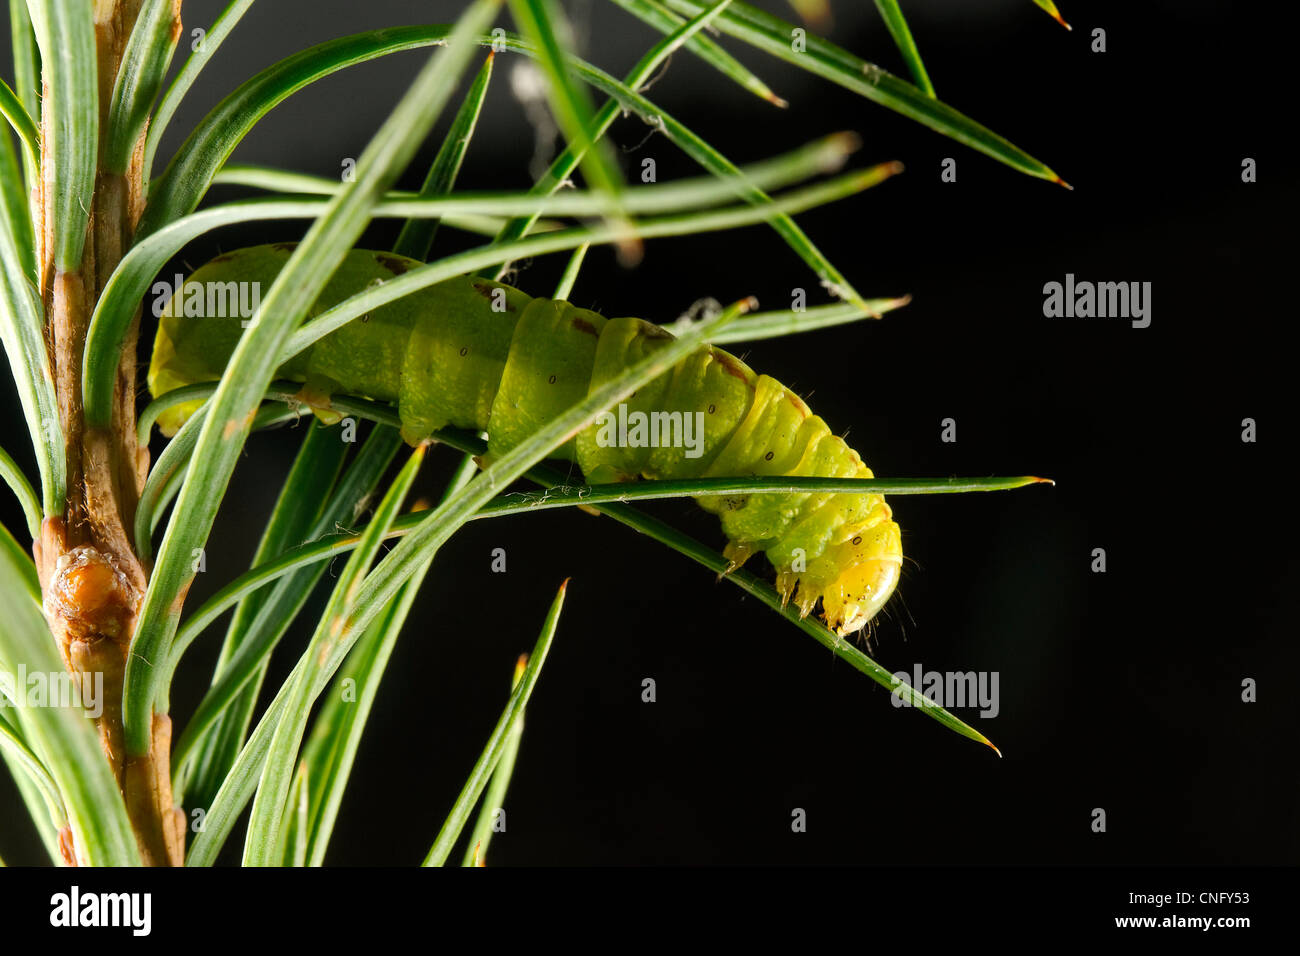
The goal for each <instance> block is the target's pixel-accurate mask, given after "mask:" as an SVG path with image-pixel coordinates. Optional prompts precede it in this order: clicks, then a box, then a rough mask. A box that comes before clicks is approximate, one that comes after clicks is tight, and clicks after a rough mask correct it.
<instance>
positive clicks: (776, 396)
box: [149, 244, 902, 635]
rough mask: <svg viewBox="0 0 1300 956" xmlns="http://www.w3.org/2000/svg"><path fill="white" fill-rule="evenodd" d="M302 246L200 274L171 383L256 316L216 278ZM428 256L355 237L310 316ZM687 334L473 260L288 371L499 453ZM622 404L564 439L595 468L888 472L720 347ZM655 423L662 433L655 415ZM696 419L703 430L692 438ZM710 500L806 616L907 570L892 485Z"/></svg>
mask: <svg viewBox="0 0 1300 956" xmlns="http://www.w3.org/2000/svg"><path fill="white" fill-rule="evenodd" d="M292 249H293V247H292V246H291V245H288V244H277V245H272V246H256V247H252V248H249V249H243V250H239V251H237V252H232V253H228V254H226V255H223V256H220V257H218V258H217V259H214V260H213V261H212V262H210V263H208V264H207V265H205V266H203V267H202V268H200V269H199V270H198V271H196V272H195V273H194V274H193V275H191V276H190V277H189V279H187V280H186V281H185V283H184V285H183V286H182V287H181V289H180V290H179V291H178V293H177V294H176V295H174V296H173V297H172V299H171V301H170V302H169V303H168V305H167V307H166V308H165V309H164V310H163V311H162V314H161V316H160V323H159V329H158V336H157V339H156V341H155V344H154V352H153V359H152V362H151V364H150V367H149V389H150V391H151V392H152V393H153V394H154V395H155V396H158V395H162V394H164V393H166V392H168V391H171V390H173V389H175V388H179V387H182V386H184V385H189V384H194V383H196V382H204V381H214V380H216V379H218V378H220V377H221V374H222V372H223V370H224V368H225V365H226V363H227V361H228V359H229V357H230V355H231V353H232V352H233V351H234V349H235V346H236V345H237V344H238V341H239V336H240V334H241V333H242V326H241V319H242V318H244V317H241V316H239V315H234V316H222V317H218V316H204V315H196V314H195V313H194V311H193V310H192V309H191V308H189V307H187V306H186V303H187V302H193V301H198V300H199V299H200V297H201V296H202V295H203V292H202V290H203V289H205V288H210V287H211V285H212V284H221V285H229V284H230V283H231V282H232V281H233V282H257V283H260V287H261V288H269V287H270V284H271V283H272V282H273V281H274V279H275V276H276V274H277V273H278V272H279V270H280V268H281V267H282V266H283V265H284V263H285V262H286V261H287V260H288V258H289V255H290V254H291V252H292ZM418 265H420V263H418V262H415V261H413V260H409V259H404V258H402V257H400V256H395V255H392V254H388V253H376V252H368V251H365V250H353V251H351V252H350V253H349V254H348V256H347V257H346V259H345V261H344V263H343V265H342V266H340V268H339V269H338V271H337V272H336V273H335V274H334V276H333V277H332V278H331V280H330V282H329V283H328V284H327V286H326V288H325V290H324V292H323V293H322V294H321V297H320V299H319V300H318V301H317V302H316V304H315V306H314V308H313V310H312V313H311V315H313V316H314V315H316V314H319V313H320V312H322V311H324V310H325V309H328V308H330V307H332V306H334V305H336V304H337V303H338V302H340V301H342V300H343V299H345V298H348V297H349V296H351V295H353V294H355V293H357V292H359V291H361V290H363V289H364V288H365V287H366V286H367V285H370V284H373V283H375V282H382V281H384V280H386V279H390V278H392V277H393V276H394V275H397V274H400V273H402V272H405V271H407V269H410V268H414V267H416V266H418ZM192 287H193V288H192ZM195 289H197V290H198V291H197V292H195V291H194V290H195ZM671 338H672V336H671V335H670V334H669V333H668V332H666V331H664V330H663V329H662V328H660V327H659V326H657V325H653V324H651V323H648V322H643V321H642V320H640V319H633V318H612V319H610V318H606V317H604V316H602V315H599V314H598V313H595V312H591V311H589V310H587V309H581V308H578V307H576V306H574V305H571V304H570V303H567V302H560V301H554V300H551V299H542V298H532V297H530V296H528V295H526V294H525V293H522V292H520V291H518V290H516V289H512V288H510V287H509V286H505V285H501V284H500V283H496V282H492V281H489V280H486V279H478V278H471V277H462V278H457V279H451V280H448V281H446V282H441V283H438V284H436V285H433V286H430V287H428V288H426V289H424V290H421V291H420V292H417V293H415V294H413V295H410V296H406V297H404V298H402V299H399V300H397V301H395V302H392V303H390V304H388V305H385V306H383V307H381V308H379V309H376V310H374V311H373V312H371V313H370V314H369V315H367V316H365V317H363V318H362V319H360V320H357V321H354V322H351V323H349V324H348V325H346V326H344V327H342V328H340V329H338V330H336V331H335V332H332V333H331V334H329V335H327V336H325V337H324V338H322V339H320V340H319V341H318V342H317V343H316V344H315V345H313V346H312V347H311V348H310V349H307V350H306V351H304V352H302V353H300V354H299V355H297V356H295V357H294V358H293V359H292V360H291V361H289V362H288V363H286V364H285V365H284V366H283V367H282V368H281V369H280V370H279V373H278V377H280V378H284V379H289V380H291V381H299V382H302V383H303V392H302V394H303V397H304V399H305V400H306V401H307V402H308V403H309V404H310V405H311V406H312V407H313V409H314V410H315V411H316V412H317V414H318V415H321V417H323V418H326V419H327V420H328V419H329V418H330V417H331V412H330V409H329V396H330V395H333V394H336V393H337V394H352V395H361V396H365V397H367V398H371V399H375V400H378V401H384V402H390V403H393V404H394V405H396V407H397V412H398V416H399V418H400V421H401V429H402V437H403V438H404V439H405V440H406V441H407V442H409V443H411V444H418V443H419V442H420V441H422V440H424V439H425V438H427V437H428V436H429V434H430V433H431V432H433V431H434V430H436V429H438V428H442V427H444V426H447V425H454V426H457V427H461V428H472V429H476V430H481V431H486V432H487V433H488V454H489V456H495V455H500V454H502V453H503V452H505V451H507V450H509V449H510V448H512V447H514V446H515V445H517V444H518V443H519V442H521V441H523V440H524V439H525V438H526V437H527V436H529V435H531V434H533V433H535V432H536V431H537V430H538V429H539V428H541V427H542V426H543V425H545V424H546V423H547V422H549V421H551V420H552V419H553V418H554V417H556V416H557V415H559V414H561V413H562V412H564V411H566V410H567V409H568V408H570V407H571V406H572V405H574V404H575V403H577V402H579V401H581V400H583V399H584V398H586V397H587V395H588V394H589V393H590V391H591V390H593V389H595V388H597V387H599V386H600V385H601V384H603V383H604V382H606V381H607V380H609V379H610V378H612V377H614V376H616V375H618V374H619V373H620V372H621V371H622V370H623V369H625V368H627V367H628V366H629V365H631V364H634V363H636V362H637V361H639V360H640V359H642V358H644V357H645V356H647V355H648V354H650V353H652V352H653V351H654V350H655V349H657V348H661V347H662V346H663V345H664V344H665V343H667V342H668V341H670V340H671ZM197 404H198V403H193V404H190V405H188V406H186V405H182V406H177V407H175V408H173V409H171V410H169V412H167V413H165V414H164V415H163V416H162V417H161V418H160V419H159V425H160V427H161V428H162V429H163V431H164V433H167V434H171V433H174V432H175V430H176V429H177V428H179V427H180V425H181V424H182V423H183V422H184V421H185V420H186V418H188V417H189V415H191V414H193V412H194V411H195V409H196V408H197ZM638 413H640V414H639V417H638ZM688 416H689V422H688V420H687V417H688ZM333 417H335V418H337V413H333ZM615 418H616V416H614V415H613V413H612V412H611V413H610V414H609V415H607V416H605V417H604V418H603V419H602V420H598V421H597V422H596V423H595V424H593V425H592V426H590V427H589V428H587V429H585V430H584V431H583V432H581V433H580V434H579V435H577V436H576V437H575V438H574V439H572V440H571V441H569V442H568V443H566V444H565V445H564V446H562V447H561V448H560V449H558V450H557V452H556V456H557V457H562V458H565V459H567V460H570V461H573V462H576V464H577V465H578V466H579V467H580V468H581V469H582V472H583V474H584V475H585V476H586V477H587V480H588V481H591V482H593V483H606V482H615V481H630V480H634V479H637V478H641V477H644V478H652V479H690V478H699V477H734V476H745V475H768V476H780V475H792V476H794V475H797V476H810V477H842V478H870V477H872V472H871V470H870V469H869V468H868V467H867V466H866V465H865V464H863V462H862V460H861V458H859V457H858V454H857V452H855V451H854V450H853V449H852V448H850V447H849V446H848V445H847V444H845V442H844V441H843V439H841V438H839V437H838V436H836V435H834V434H832V433H831V431H830V429H829V428H828V427H827V425H826V423H825V422H824V421H823V420H822V419H821V418H819V417H817V416H816V415H814V414H813V413H812V411H811V410H810V409H809V408H808V406H807V405H806V404H805V403H804V402H803V400H802V399H800V398H799V396H798V395H796V394H794V393H793V392H792V391H790V390H789V389H787V388H786V387H785V386H783V385H782V384H781V383H780V382H778V381H776V380H775V379H773V378H771V377H770V376H767V375H759V374H757V373H755V372H754V371H753V370H752V369H750V368H749V367H748V366H747V365H746V364H745V363H744V362H742V361H740V360H739V359H738V358H736V357H735V356H733V355H730V354H729V353H727V352H725V351H723V350H722V349H718V348H713V347H712V346H704V347H701V348H699V349H697V350H696V351H695V352H693V353H692V354H690V355H688V356H687V357H685V358H683V359H682V360H681V361H679V362H678V363H677V364H676V365H675V366H674V367H673V368H672V369H671V370H670V371H668V372H666V373H665V374H663V375H661V376H660V377H659V378H657V379H655V380H654V381H652V382H650V383H648V384H646V385H644V386H643V387H642V388H640V389H639V390H638V391H637V392H636V393H634V394H633V395H632V396H630V397H629V398H628V399H627V401H626V402H625V403H624V406H623V407H622V408H620V409H619V414H618V416H617V422H616V421H615ZM627 421H632V422H640V423H641V424H642V425H644V423H645V422H655V423H658V424H661V425H662V426H663V434H664V435H666V436H676V437H675V439H674V440H667V441H655V440H652V441H645V440H636V428H635V427H634V428H633V429H624V427H623V426H624V424H625V423H626V422H627ZM696 424H698V429H696V430H694V431H693V432H692V426H695V425H696ZM651 431H652V433H654V434H658V430H657V428H656V429H652V430H651ZM625 432H626V433H625ZM643 432H644V429H643ZM692 434H693V438H691V440H690V441H689V442H686V441H683V440H682V438H683V436H690V435H692ZM697 501H698V503H699V504H700V505H701V506H702V507H703V508H705V510H707V511H710V512H712V513H714V514H716V515H717V516H718V517H719V519H720V521H721V523H722V528H723V531H724V533H725V534H726V536H727V539H728V544H727V546H726V549H725V552H724V553H725V554H726V556H727V557H728V558H729V559H730V560H731V562H732V564H733V566H735V567H739V566H740V565H741V564H743V563H744V562H745V561H746V560H747V559H748V558H749V557H751V556H752V555H753V554H755V553H757V552H760V551H762V552H765V553H766V555H767V557H768V558H769V560H770V561H771V562H772V564H773V565H774V567H775V568H776V571H777V582H776V583H777V588H778V590H779V591H780V593H781V595H782V597H783V598H784V599H785V600H791V599H793V600H794V601H795V602H796V604H797V605H798V607H799V609H800V612H801V613H802V614H804V615H807V614H808V613H810V612H812V611H813V610H814V609H815V608H816V606H817V604H818V602H819V601H820V604H821V609H820V613H821V616H822V617H823V618H824V619H825V621H826V623H827V624H828V625H829V626H830V627H831V628H832V629H834V630H835V631H837V632H838V633H839V634H841V635H848V634H850V633H852V632H854V631H857V630H859V629H861V628H862V627H863V626H865V625H866V623H867V622H868V621H870V620H871V618H872V617H873V616H874V615H875V614H876V613H877V612H878V611H879V610H880V608H881V607H883V606H884V604H885V602H886V601H887V600H888V598H889V596H890V594H892V592H893V590H894V588H895V587H896V585H897V583H898V578H899V573H900V570H901V565H902V543H901V538H900V534H899V528H898V525H897V524H896V523H895V522H894V521H893V520H892V515H891V512H890V509H889V506H888V504H886V503H885V500H884V498H883V497H882V496H880V495H854V494H828V493H823V494H809V493H803V494H774V493H765V494H757V495H736V496H730V497H705V498H699V499H697Z"/></svg>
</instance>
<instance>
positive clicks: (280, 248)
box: [271, 242, 298, 252]
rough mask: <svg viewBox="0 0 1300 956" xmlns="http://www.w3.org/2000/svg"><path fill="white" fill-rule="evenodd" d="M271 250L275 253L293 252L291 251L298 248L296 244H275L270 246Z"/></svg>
mask: <svg viewBox="0 0 1300 956" xmlns="http://www.w3.org/2000/svg"><path fill="white" fill-rule="evenodd" d="M271 248H272V249H274V250H275V251H276V252H293V250H295V249H297V248H298V243H296V242H276V243H273V244H272V245H271Z"/></svg>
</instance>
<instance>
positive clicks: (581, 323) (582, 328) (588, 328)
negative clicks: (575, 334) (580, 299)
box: [572, 315, 600, 338]
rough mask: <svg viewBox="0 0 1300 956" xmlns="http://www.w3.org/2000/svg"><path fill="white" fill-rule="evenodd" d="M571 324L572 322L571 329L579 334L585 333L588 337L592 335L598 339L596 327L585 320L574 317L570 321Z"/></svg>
mask: <svg viewBox="0 0 1300 956" xmlns="http://www.w3.org/2000/svg"><path fill="white" fill-rule="evenodd" d="M572 322H573V327H574V328H575V329H577V330H578V331H579V332H585V333H587V334H588V335H594V336H596V337H597V338H600V333H599V332H597V331H596V327H595V326H594V325H592V324H591V323H590V322H588V321H587V320H586V319H584V318H582V317H580V316H576V315H575V316H574V317H573V319H572Z"/></svg>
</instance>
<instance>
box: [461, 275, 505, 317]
mask: <svg viewBox="0 0 1300 956" xmlns="http://www.w3.org/2000/svg"><path fill="white" fill-rule="evenodd" d="M470 285H472V286H473V288H474V291H475V292H477V293H478V294H479V295H481V296H482V297H483V298H485V299H491V298H492V293H493V292H494V291H495V290H496V289H503V288H505V287H504V286H496V285H492V284H490V283H488V282H485V281H483V280H482V279H475V280H474V281H473V282H472V283H470ZM502 301H503V302H504V303H505V307H506V311H507V312H514V311H515V307H514V306H513V305H511V304H510V299H509V298H508V297H503V299H502Z"/></svg>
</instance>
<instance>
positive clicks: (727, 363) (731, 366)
mask: <svg viewBox="0 0 1300 956" xmlns="http://www.w3.org/2000/svg"><path fill="white" fill-rule="evenodd" d="M709 351H710V352H712V353H713V360H714V361H715V362H717V363H718V364H719V365H721V366H722V369H723V371H725V372H726V373H727V374H728V375H731V376H733V377H735V378H738V379H740V380H741V381H742V382H744V383H745V384H746V385H747V386H748V387H749V390H750V391H751V392H752V391H754V383H753V382H751V381H750V380H749V376H747V375H746V374H745V370H744V369H743V368H742V367H741V366H740V363H739V362H738V361H737V360H736V359H734V358H732V357H731V356H730V355H728V354H727V353H726V352H724V351H722V350H721V349H710V350H709Z"/></svg>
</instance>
